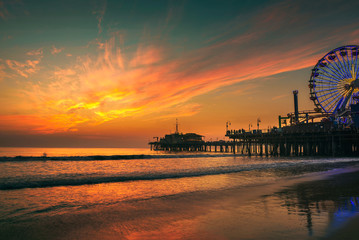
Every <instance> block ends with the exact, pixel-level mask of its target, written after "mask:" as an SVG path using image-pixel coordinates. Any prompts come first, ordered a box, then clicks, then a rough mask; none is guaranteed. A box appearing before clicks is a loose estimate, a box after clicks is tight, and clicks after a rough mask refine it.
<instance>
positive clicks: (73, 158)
mask: <svg viewBox="0 0 359 240" xmlns="http://www.w3.org/2000/svg"><path fill="white" fill-rule="evenodd" d="M233 156H241V155H238V154H237V155H233V154H230V153H227V154H163V155H162V154H158V155H145V154H137V155H89V156H53V157H44V156H16V157H5V156H3V157H0V162H14V161H24V162H25V161H101V160H134V159H163V158H204V157H233Z"/></svg>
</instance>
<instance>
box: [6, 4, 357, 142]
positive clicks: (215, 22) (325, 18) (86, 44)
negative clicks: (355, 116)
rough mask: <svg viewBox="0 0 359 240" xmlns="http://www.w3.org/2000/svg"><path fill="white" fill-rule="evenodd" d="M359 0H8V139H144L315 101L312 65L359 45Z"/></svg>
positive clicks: (219, 134) (209, 131)
mask: <svg viewBox="0 0 359 240" xmlns="http://www.w3.org/2000/svg"><path fill="white" fill-rule="evenodd" d="M358 9H359V2H358V1H333V0H318V1H312V0H310V1H306V0H301V1H244V0H243V1H242V0H233V1H229V0H228V1H212V0H206V1H200V0H197V1H195V0H192V1H190V0H187V1H159V0H153V1H149V0H142V1H95V0H90V1H87V0H84V1H80V0H76V1H73V0H71V1H70V0H69V1H67V0H66V1H65V0H62V1H45V0H44V1H26V0H22V1H21V0H9V1H3V0H0V99H1V104H0V146H39V147H146V146H147V142H148V141H149V140H151V139H152V137H155V136H163V135H164V134H166V133H170V132H174V130H175V121H176V118H178V120H179V124H180V131H182V132H196V133H199V134H202V135H204V136H206V140H210V139H213V140H215V139H217V138H218V139H223V138H224V135H225V125H226V121H230V122H231V123H232V125H231V128H232V129H240V128H245V129H248V125H249V124H252V125H253V127H256V126H255V125H256V120H257V118H260V119H261V125H260V128H265V129H266V128H268V126H274V125H277V121H278V120H277V119H278V115H286V113H288V112H292V111H293V99H292V98H293V97H292V91H293V90H295V89H297V90H299V108H300V110H305V109H306V110H311V109H313V108H314V105H313V103H312V102H311V101H310V100H309V89H308V80H309V78H310V73H311V71H310V70H311V68H313V66H314V65H315V64H316V62H317V61H318V60H319V59H320V58H321V57H322V56H324V55H325V54H326V53H327V52H328V51H330V50H332V49H334V48H336V47H339V46H342V45H348V44H359V15H358V11H357V10H358Z"/></svg>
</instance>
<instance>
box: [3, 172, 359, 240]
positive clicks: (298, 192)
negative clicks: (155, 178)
mask: <svg viewBox="0 0 359 240" xmlns="http://www.w3.org/2000/svg"><path fill="white" fill-rule="evenodd" d="M358 186H359V171H358V169H354V168H347V169H336V170H331V171H327V172H321V173H310V174H304V175H301V176H295V177H286V178H282V179H280V180H278V181H276V182H274V183H268V184H264V185H263V184H261V185H258V186H250V187H242V188H233V189H227V190H215V191H202V192H194V193H186V194H178V195H173V196H165V197H159V198H151V199H146V200H131V201H121V202H119V203H117V204H111V205H108V206H100V207H93V206H91V207H88V208H87V207H86V206H82V207H81V208H79V209H77V210H76V211H74V212H72V213H66V214H56V212H54V214H53V215H44V216H42V217H41V215H39V216H40V217H39V218H37V219H36V220H35V221H23V222H16V223H1V225H0V239H87V240H89V239H357V236H358V234H359V233H358V232H359V231H358V230H357V229H356V227H357V226H358V223H359V219H358V218H357V211H358V210H357V207H358V199H359V198H358V197H359V188H358ZM339 236H341V237H340V238H339ZM343 237H345V238H343Z"/></svg>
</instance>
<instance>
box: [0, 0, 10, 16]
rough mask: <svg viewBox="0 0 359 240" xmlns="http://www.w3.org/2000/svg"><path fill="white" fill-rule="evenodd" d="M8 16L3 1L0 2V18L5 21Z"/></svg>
mask: <svg viewBox="0 0 359 240" xmlns="http://www.w3.org/2000/svg"><path fill="white" fill-rule="evenodd" d="M9 15H10V13H9V11H8V10H7V8H6V6H5V3H4V1H0V18H1V19H3V20H6V19H7V18H8V17H9Z"/></svg>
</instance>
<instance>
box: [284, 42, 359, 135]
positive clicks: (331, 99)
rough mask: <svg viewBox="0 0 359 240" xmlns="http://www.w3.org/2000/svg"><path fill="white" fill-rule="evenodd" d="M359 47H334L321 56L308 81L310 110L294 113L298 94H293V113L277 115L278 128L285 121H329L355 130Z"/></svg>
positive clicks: (358, 106)
mask: <svg viewBox="0 0 359 240" xmlns="http://www.w3.org/2000/svg"><path fill="white" fill-rule="evenodd" d="M358 55H359V46H358V45H348V46H343V47H339V48H336V49H334V50H332V51H330V52H329V53H327V54H326V55H324V57H322V58H321V59H320V60H319V61H318V63H317V64H316V65H315V66H314V68H313V69H312V73H311V77H310V80H309V85H308V86H309V89H310V100H312V101H313V102H314V105H315V108H314V111H301V112H299V111H298V98H297V94H298V91H293V94H294V108H295V111H294V113H289V114H287V117H281V116H279V128H281V125H282V124H283V123H284V124H286V120H287V119H289V120H290V123H291V125H297V124H300V123H308V121H312V122H313V121H314V120H316V121H322V122H332V123H333V124H334V125H340V126H344V127H351V126H355V127H359V119H358V117H359V116H358V112H359V73H358V72H359V61H358Z"/></svg>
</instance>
